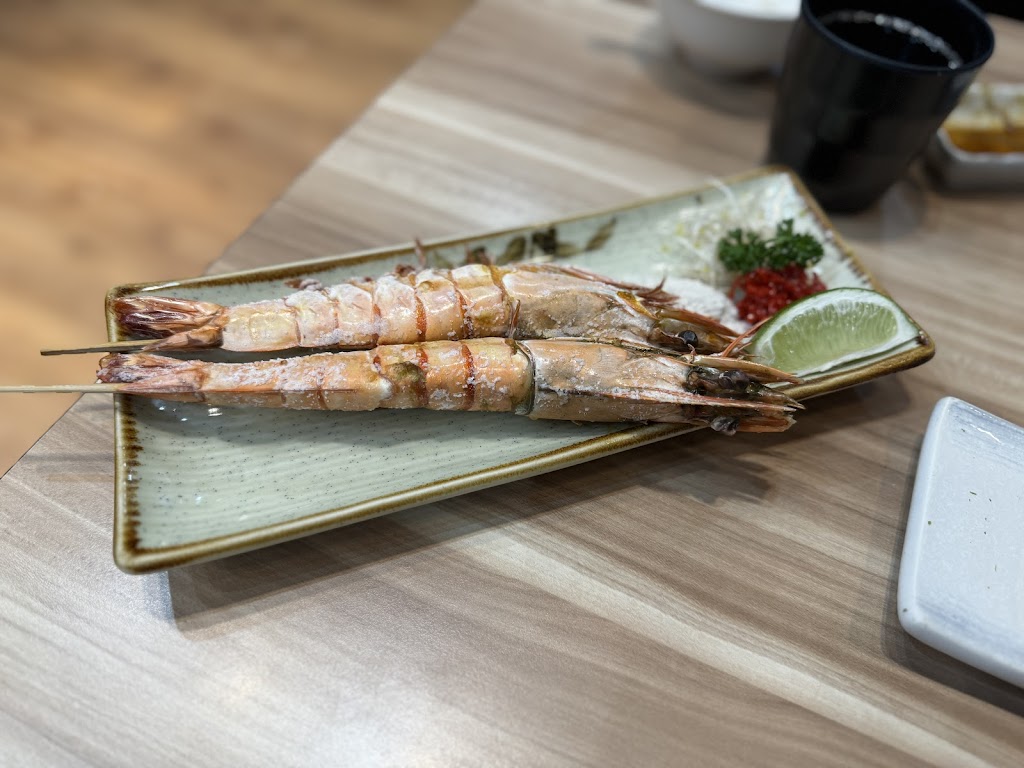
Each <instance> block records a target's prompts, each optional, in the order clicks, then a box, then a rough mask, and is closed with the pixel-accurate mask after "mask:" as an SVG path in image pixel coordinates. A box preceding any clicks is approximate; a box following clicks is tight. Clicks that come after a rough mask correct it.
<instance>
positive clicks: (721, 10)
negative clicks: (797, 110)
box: [657, 0, 800, 77]
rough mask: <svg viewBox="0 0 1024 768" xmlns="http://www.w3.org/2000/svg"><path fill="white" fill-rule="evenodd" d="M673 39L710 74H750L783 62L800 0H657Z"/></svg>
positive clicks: (697, 66)
mask: <svg viewBox="0 0 1024 768" xmlns="http://www.w3.org/2000/svg"><path fill="white" fill-rule="evenodd" d="M657 6H658V11H659V12H660V13H661V16H662V19H663V20H664V22H665V27H666V28H667V30H668V34H669V36H670V37H671V38H672V41H673V42H674V43H675V44H676V45H677V46H678V47H679V48H680V50H682V52H683V53H684V54H685V55H686V58H687V60H688V61H689V62H690V63H691V64H693V66H694V67H695V68H697V69H699V70H701V71H703V72H706V73H708V74H711V75H720V76H725V77H733V76H742V75H751V74H755V73H757V72H764V71H768V70H770V69H773V68H777V67H780V66H781V65H782V58H783V55H784V54H785V50H786V42H787V41H788V40H789V33H790V30H791V29H792V27H793V22H794V21H796V17H797V16H798V15H799V12H800V3H799V0H658V3H657Z"/></svg>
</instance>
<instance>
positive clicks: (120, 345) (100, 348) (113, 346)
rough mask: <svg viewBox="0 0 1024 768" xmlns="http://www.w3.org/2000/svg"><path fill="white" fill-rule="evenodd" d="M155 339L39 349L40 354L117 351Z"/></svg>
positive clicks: (140, 347)
mask: <svg viewBox="0 0 1024 768" xmlns="http://www.w3.org/2000/svg"><path fill="white" fill-rule="evenodd" d="M154 341H156V339H128V340H127V341H107V342H104V343H103V344H96V345H95V346H91V347H74V348H72V349H41V350H39V354H40V355H81V354H85V353H88V352H117V351H123V350H126V349H142V348H143V347H144V346H146V345H147V344H152V343H153V342H154Z"/></svg>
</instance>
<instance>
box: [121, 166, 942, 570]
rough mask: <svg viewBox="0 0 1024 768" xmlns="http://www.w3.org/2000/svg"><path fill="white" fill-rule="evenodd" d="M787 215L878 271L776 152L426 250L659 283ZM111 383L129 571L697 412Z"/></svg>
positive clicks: (352, 518) (699, 268)
mask: <svg viewBox="0 0 1024 768" xmlns="http://www.w3.org/2000/svg"><path fill="white" fill-rule="evenodd" d="M787 218H793V219H795V221H796V226H797V229H798V230H801V229H802V230H805V231H810V232H814V233H816V234H817V235H818V236H819V237H820V238H822V239H823V240H824V242H825V243H826V249H825V250H826V254H825V257H824V259H823V260H822V262H821V263H820V264H819V266H818V269H819V272H820V273H821V276H822V278H823V279H824V281H825V283H826V285H828V286H829V287H840V286H862V287H874V288H879V286H877V284H876V283H875V282H874V280H873V279H872V277H871V276H870V275H869V274H868V273H867V272H866V271H865V269H864V268H863V266H862V265H861V264H860V263H859V262H858V261H857V260H856V258H855V257H854V256H853V254H852V253H851V252H850V251H849V249H848V248H847V247H846V246H845V245H844V244H843V243H842V242H841V241H840V239H839V238H838V236H836V234H835V232H834V231H833V230H832V229H831V226H830V224H829V222H828V221H827V219H826V218H825V216H824V214H823V213H822V212H821V211H820V209H819V208H818V207H817V206H816V205H815V204H814V203H813V201H811V200H810V198H809V195H808V194H807V192H806V190H805V189H804V188H803V187H802V185H800V183H799V181H797V180H796V179H795V178H794V177H792V176H791V175H790V174H789V173H788V172H785V171H782V170H780V169H772V168H767V169H761V170H758V171H755V172H753V173H751V174H747V175H746V176H742V177H737V178H735V179H731V180H727V181H726V182H725V183H719V184H714V185H711V186H708V187H706V188H702V189H697V190H692V191H688V192H683V193H680V194H675V195H670V196H666V197H662V198H658V199H654V200H649V201H644V202H641V203H637V204H634V205H631V206H626V207H621V208H618V209H614V210H608V211H601V212H598V213H592V214H586V215H582V216H575V217H570V218H566V219H563V220H559V221H555V222H549V223H544V224H541V225H535V226H530V227H523V228H521V229H516V230H506V231H502V232H493V233H485V234H480V235H475V236H471V237H460V238H455V239H450V240H444V241H437V242H433V243H428V244H427V250H428V262H429V263H430V265H431V266H448V265H457V264H460V263H462V262H463V260H464V258H465V252H466V248H467V247H468V248H469V249H471V250H472V249H474V248H478V247H486V249H487V252H488V253H489V254H490V255H492V257H493V256H496V257H498V259H499V260H504V261H512V260H516V259H521V258H524V259H537V258H542V259H550V260H554V261H557V262H558V263H566V264H573V265H577V266H583V267H586V268H588V269H592V270H594V271H595V272H598V273H601V274H605V275H608V276H610V277H615V278H619V279H629V280H634V281H635V280H637V279H638V278H639V277H644V278H645V279H649V280H650V282H652V283H657V282H658V280H659V279H660V278H661V277H662V276H664V275H665V274H668V275H670V276H678V277H691V278H698V279H701V280H704V281H708V282H715V281H721V280H722V279H723V278H724V276H723V275H721V274H718V273H717V272H716V270H715V268H714V267H713V262H711V261H709V260H706V258H704V257H702V254H704V256H705V257H706V254H707V253H708V252H710V251H709V249H713V247H714V244H715V243H717V241H718V239H719V238H720V237H721V236H722V235H724V234H725V232H726V231H727V230H728V229H730V228H732V227H736V226H759V225H762V226H765V227H770V226H772V225H773V224H774V223H775V222H778V221H781V220H783V219H787ZM410 263H415V257H414V256H413V251H412V246H411V245H406V246H400V247H395V248H388V249H382V250H376V251H369V252H362V253H357V254H351V255H348V256H340V257H334V258H328V259H322V260H317V261H310V262H302V263H295V264H290V265H286V266H282V267H279V268H268V269H260V270H252V271H247V272H240V273H235V274H230V275H218V276H215V277H206V278H198V279H194V280H182V281H180V282H175V283H160V284H151V285H132V286H122V287H119V288H115V289H114V290H113V291H111V294H110V296H111V297H113V296H119V295H126V294H134V293H145V292H158V293H160V294H162V295H173V296H179V297H183V298H191V299H203V300H207V301H213V302H217V303H221V304H231V303H240V302H245V301H254V300H258V299H265V298H272V297H279V296H284V295H287V294H288V293H291V292H292V291H293V289H292V288H289V287H288V286H286V285H285V282H284V281H285V280H288V279H294V278H297V277H315V278H316V279H318V280H320V281H321V282H323V283H324V284H329V283H331V282H339V281H341V280H344V279H347V278H351V277H357V276H366V275H380V274H384V273H386V272H388V271H390V270H392V269H393V268H394V267H395V266H397V265H399V264H410ZM108 298H109V297H108ZM108 306H109V300H108ZM108 324H109V331H110V336H111V338H112V339H117V338H122V336H121V335H120V330H119V329H118V328H117V326H116V323H115V321H114V318H113V316H112V314H111V313H110V312H109V311H108ZM932 354H934V347H933V345H932V342H931V341H930V339H929V338H928V336H927V334H925V333H924V332H923V331H922V332H921V334H920V335H919V336H918V337H917V338H915V339H913V340H908V341H907V343H906V344H904V345H903V346H901V347H899V348H898V349H896V350H895V351H893V352H892V353H890V354H887V355H885V356H883V357H881V358H879V359H875V360H871V361H862V362H860V363H858V364H856V365H855V366H853V367H848V368H845V369H839V370H835V371H832V372H830V373H829V374H828V375H825V376H821V377H818V378H815V379H813V380H810V381H807V382H805V383H804V384H802V385H800V386H799V387H798V388H796V389H795V390H794V394H795V395H796V396H798V397H810V396H814V395H818V394H823V393H825V392H830V391H833V390H836V389H840V388H842V387H846V386H850V385H852V384H857V383H859V382H862V381H867V380H868V379H872V378H875V377H878V376H881V375H885V374H888V373H892V372H894V371H897V370H902V369H904V368H909V367H911V366H913V365H917V364H919V363H922V362H924V361H926V360H927V359H928V358H930V357H931V356H932ZM221 359H224V358H223V357H222V358H221ZM115 401H116V409H115V412H116V462H117V465H116V486H117V492H116V506H115V518H114V557H115V560H116V562H117V565H118V566H119V567H121V568H122V569H124V570H125V571H128V572H132V573H141V572H147V571H153V570H159V569H163V568H170V567H173V566H177V565H183V564H185V563H190V562H196V561H199V560H208V559H213V558H217V557H223V556H225V555H229V554H234V553H238V552H242V551H246V550H250V549H255V548H258V547H262V546H265V545H268V544H272V543H276V542H280V541H285V540H288V539H292V538H296V537H299V536H305V535H308V534H311V533H315V532H317V531H323V530H326V529H329V528H334V527H337V526H341V525H345V524H348V523H353V522H356V521H359V520H363V519H366V518H370V517H374V516H377V515H382V514H385V513H388V512H394V511H397V510H399V509H403V508H407V507H411V506H415V505H418V504H423V503H426V502H430V501H436V500H438V499H441V498H445V497H448V496H454V495H457V494H461V493H466V492H469V491H473V490H477V489H480V488H484V487H487V486H491V485H496V484H499V483H504V482H508V481H510V480H515V479H517V478H521V477H526V476H528V475H533V474H537V473H540V472H546V471H549V470H553V469H558V468H561V467H566V466H569V465H572V464H576V463H579V462H583V461H587V460H590V459H594V458H597V457H600V456H605V455H607V454H610V453H614V452H616V451H621V450H624V449H627V448H631V447H634V446H638V445H643V444H646V443H650V442H654V441H656V440H662V439H665V438H667V437H672V436H674V435H679V434H682V433H684V432H687V431H690V430H691V429H692V428H690V427H680V426H678V425H642V426H624V425H593V424H592V425H576V424H572V423H561V422H542V421H532V420H530V419H527V418H523V417H517V416H513V415H511V414H510V415H504V414H484V413H437V412H430V411H389V412H388V411H386V412H373V413H330V412H327V413H325V412H317V411H312V412H303V411H277V410H258V409H234V410H232V409H218V408H211V407H209V406H206V405H198V404H188V403H173V402H169V401H160V400H146V399H143V398H131V397H126V396H118V397H116V398H115ZM808 418H809V417H808Z"/></svg>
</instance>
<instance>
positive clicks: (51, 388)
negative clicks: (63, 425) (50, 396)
mask: <svg viewBox="0 0 1024 768" xmlns="http://www.w3.org/2000/svg"><path fill="white" fill-rule="evenodd" d="M120 391H121V385H120V384H4V385H0V395H4V394H10V393H14V392H29V393H33V394H34V393H37V392H59V393H68V392H81V393H88V392H103V393H106V394H113V393H117V392H120Z"/></svg>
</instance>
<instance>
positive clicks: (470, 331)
mask: <svg viewBox="0 0 1024 768" xmlns="http://www.w3.org/2000/svg"><path fill="white" fill-rule="evenodd" d="M506 273H507V270H503V269H501V268H500V267H491V266H488V265H486V264H467V265H465V266H463V267H456V268H455V269H453V270H452V271H451V279H452V283H454V284H455V288H456V290H457V291H458V294H459V297H460V300H461V301H462V303H463V307H464V311H463V326H462V329H461V331H460V333H459V336H460V337H461V338H464V339H465V338H477V339H482V338H487V337H492V336H495V337H497V336H505V335H506V334H507V333H508V326H509V319H510V317H511V304H512V302H511V300H510V299H509V296H508V294H507V293H506V290H505V287H504V285H503V276H504V275H505V274H506Z"/></svg>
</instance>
